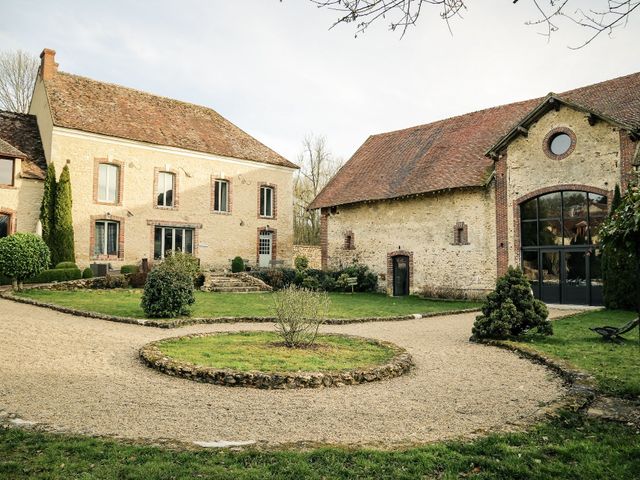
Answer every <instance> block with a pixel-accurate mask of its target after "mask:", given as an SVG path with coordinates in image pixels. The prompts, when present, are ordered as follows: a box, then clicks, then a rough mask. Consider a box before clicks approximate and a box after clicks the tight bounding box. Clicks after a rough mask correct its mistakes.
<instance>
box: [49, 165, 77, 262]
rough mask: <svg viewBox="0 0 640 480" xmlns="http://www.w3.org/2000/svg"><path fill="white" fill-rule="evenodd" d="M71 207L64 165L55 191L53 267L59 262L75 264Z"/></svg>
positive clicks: (68, 177)
mask: <svg viewBox="0 0 640 480" xmlns="http://www.w3.org/2000/svg"><path fill="white" fill-rule="evenodd" d="M71 206H72V202H71V176H70V174H69V166H68V165H65V166H64V168H63V169H62V174H61V175H60V181H59V182H58V187H57V191H56V208H55V216H54V226H55V229H54V232H55V239H54V242H55V244H56V247H57V248H56V249H55V252H56V256H57V258H55V259H54V265H55V264H56V263H59V262H75V259H76V254H75V246H74V238H73V218H72V216H71Z"/></svg>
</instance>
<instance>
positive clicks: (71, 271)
mask: <svg viewBox="0 0 640 480" xmlns="http://www.w3.org/2000/svg"><path fill="white" fill-rule="evenodd" d="M81 278H82V271H81V270H80V269H79V268H52V269H51V270H43V271H42V272H40V273H39V274H38V275H35V276H33V277H31V278H29V279H28V280H26V283H51V282H68V281H69V280H80V279H81Z"/></svg>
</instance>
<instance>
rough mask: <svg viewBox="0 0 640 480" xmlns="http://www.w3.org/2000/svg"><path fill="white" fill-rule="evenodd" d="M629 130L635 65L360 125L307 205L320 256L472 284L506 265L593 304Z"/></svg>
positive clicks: (634, 166)
mask: <svg viewBox="0 0 640 480" xmlns="http://www.w3.org/2000/svg"><path fill="white" fill-rule="evenodd" d="M639 139H640V74H633V75H629V76H626V77H620V78H617V79H613V80H610V81H606V82H603V83H599V84H595V85H591V86H588V87H583V88H579V89H576V90H572V91H569V92H565V93H562V94H553V93H550V94H549V95H547V96H546V97H544V98H538V99H533V100H528V101H525V102H518V103H514V104H509V105H504V106H500V107H495V108H490V109H487V110H482V111H479V112H473V113H470V114H467V115H462V116H459V117H454V118H450V119H446V120H442V121H439V122H435V123H432V124H428V125H421V126H417V127H413V128H409V129H405V130H400V131H396V132H389V133H385V134H381V135H374V136H372V137H369V139H368V140H367V141H366V142H365V143H364V144H363V145H362V146H361V147H360V149H358V151H357V152H356V153H355V154H354V156H353V157H352V158H351V159H350V161H349V162H348V163H347V164H346V165H345V166H344V167H343V168H342V169H341V170H340V172H339V173H338V174H337V175H336V177H335V178H334V179H332V181H331V182H330V183H329V184H328V185H327V187H326V188H325V189H324V190H323V191H322V192H321V193H320V194H319V196H318V197H317V198H316V199H315V201H314V203H313V205H312V207H314V208H319V209H321V218H322V231H321V240H322V263H323V267H324V268H333V267H338V266H340V265H344V264H348V263H350V262H353V261H358V262H361V263H364V264H367V265H369V266H370V267H371V268H373V269H374V271H376V272H377V273H378V278H379V286H380V289H381V290H385V291H387V293H389V294H390V295H403V294H408V293H424V294H427V295H447V296H466V297H480V296H482V295H484V294H486V293H487V292H489V291H490V290H492V289H493V288H494V286H495V281H496V279H497V277H498V276H499V275H501V274H503V273H504V272H505V271H506V269H507V268H508V266H509V265H513V266H520V267H522V268H523V270H524V272H525V274H526V276H527V277H528V278H529V280H530V282H531V284H532V288H533V290H534V294H535V295H536V297H538V298H541V299H543V300H544V301H547V302H549V303H571V304H594V305H598V304H601V303H602V277H601V271H600V255H601V250H600V247H599V238H598V227H599V225H600V224H601V223H602V221H603V220H604V218H605V216H606V215H607V214H608V208H609V203H610V200H611V198H612V195H613V190H614V188H615V186H616V185H619V186H620V187H621V188H622V189H623V190H624V189H625V188H626V186H627V185H628V184H629V182H631V181H632V180H633V179H634V178H635V177H636V175H637V171H638V166H639V164H640V153H639V143H640V142H639V141H638V140H639Z"/></svg>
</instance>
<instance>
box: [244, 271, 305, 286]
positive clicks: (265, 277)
mask: <svg viewBox="0 0 640 480" xmlns="http://www.w3.org/2000/svg"><path fill="white" fill-rule="evenodd" d="M250 274H251V275H252V276H254V277H256V278H259V279H260V280H262V281H263V282H264V283H266V284H267V285H269V286H270V287H271V288H273V289H274V290H281V289H283V288H286V287H288V286H289V285H291V284H293V283H294V280H295V278H296V271H295V270H294V269H293V268H268V269H263V270H252V271H251V272H250Z"/></svg>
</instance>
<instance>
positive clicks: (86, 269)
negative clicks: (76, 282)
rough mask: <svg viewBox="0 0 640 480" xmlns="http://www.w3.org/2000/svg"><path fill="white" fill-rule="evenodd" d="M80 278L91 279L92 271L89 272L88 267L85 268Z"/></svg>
mask: <svg viewBox="0 0 640 480" xmlns="http://www.w3.org/2000/svg"><path fill="white" fill-rule="evenodd" d="M82 278H93V270H91V269H90V268H89V267H87V268H85V269H84V270H83V271H82Z"/></svg>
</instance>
